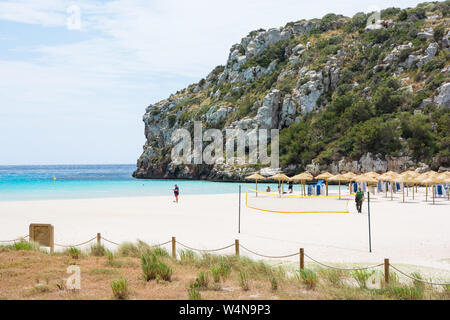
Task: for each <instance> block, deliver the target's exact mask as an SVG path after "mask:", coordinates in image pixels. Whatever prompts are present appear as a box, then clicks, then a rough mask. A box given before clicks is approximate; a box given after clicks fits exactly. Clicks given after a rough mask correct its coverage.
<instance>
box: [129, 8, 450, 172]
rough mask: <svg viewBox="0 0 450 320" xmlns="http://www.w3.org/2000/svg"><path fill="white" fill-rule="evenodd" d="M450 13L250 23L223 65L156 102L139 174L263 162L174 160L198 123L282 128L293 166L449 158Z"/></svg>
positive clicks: (149, 111) (415, 11) (390, 165)
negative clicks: (179, 136)
mask: <svg viewBox="0 0 450 320" xmlns="http://www.w3.org/2000/svg"><path fill="white" fill-rule="evenodd" d="M448 14H449V1H446V2H441V3H424V4H420V5H419V6H418V7H416V8H409V9H404V10H400V9H397V8H388V9H386V10H383V11H382V12H381V19H380V20H376V21H373V22H374V23H372V24H369V25H368V24H367V21H368V19H369V17H370V19H372V18H373V17H374V16H372V15H371V14H365V13H358V14H356V15H355V16H353V17H352V18H347V17H344V16H340V15H334V14H328V15H326V16H324V17H323V18H322V19H313V20H308V21H305V20H302V21H297V22H290V23H288V24H287V25H286V26H284V27H280V28H273V29H269V30H264V29H260V30H256V31H252V32H250V33H249V34H248V35H247V36H246V37H244V38H242V40H241V41H240V43H237V44H235V45H233V46H232V47H231V49H230V54H229V57H228V60H227V61H226V64H225V65H224V66H217V67H216V68H215V69H214V70H212V72H211V73H210V74H208V75H207V77H206V78H204V79H201V80H200V81H199V82H198V83H195V84H192V85H190V86H189V87H187V88H185V89H183V90H181V91H178V92H177V93H176V94H173V95H171V96H170V97H169V98H168V99H166V100H163V101H160V102H157V103H155V104H151V105H149V106H148V107H147V108H146V110H145V114H144V117H143V121H144V124H145V137H146V143H145V145H144V150H143V153H142V155H141V156H140V158H139V159H138V162H137V170H136V171H135V173H134V174H133V176H134V177H137V178H193V179H210V180H239V179H241V178H242V176H243V175H246V174H248V173H249V172H254V171H255V170H257V169H261V166H259V165H252V166H250V165H247V166H245V165H236V164H233V165H228V164H226V163H225V162H224V161H223V159H219V160H218V161H217V162H216V163H215V164H214V165H175V164H174V163H173V162H172V161H171V159H170V152H171V149H172V146H173V145H172V142H171V135H172V133H173V131H174V130H175V129H178V128H186V129H188V130H190V131H192V128H193V123H194V121H202V123H203V125H204V127H205V128H219V129H221V130H223V131H225V130H226V129H231V128H240V129H244V130H256V129H275V128H276V129H280V155H281V158H280V161H281V168H280V169H281V170H283V171H285V172H287V173H294V172H298V171H301V170H308V171H310V172H312V173H317V172H319V171H322V170H329V171H332V172H338V171H342V170H351V171H354V172H365V171H385V170H397V171H398V170H404V169H406V168H408V167H424V168H426V167H428V166H431V167H433V168H434V169H438V168H439V167H441V166H450V151H449V150H450V132H449V131H450V129H449V127H450V113H449V110H450V77H449V70H450V67H449V59H448V58H449V46H450V42H449V37H450V31H449V29H450V28H449V18H448ZM263 169H264V168H263ZM264 170H269V171H270V169H269V168H265V169H264ZM268 173H269V172H268Z"/></svg>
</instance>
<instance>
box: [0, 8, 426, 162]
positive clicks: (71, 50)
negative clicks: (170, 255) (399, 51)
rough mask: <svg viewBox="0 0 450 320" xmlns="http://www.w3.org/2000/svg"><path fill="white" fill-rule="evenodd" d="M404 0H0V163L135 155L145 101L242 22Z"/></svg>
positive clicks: (216, 60)
mask: <svg viewBox="0 0 450 320" xmlns="http://www.w3.org/2000/svg"><path fill="white" fill-rule="evenodd" d="M420 2H423V1H413V0H398V1H393V0H377V1H374V0H344V1H335V0H326V1H325V0H316V1H301V0H296V1H295V0H226V1H217V0H189V1H186V0H177V1H175V0H142V1H139V0H123V1H118V0H112V1H98V0H84V1H76V0H74V1H66V0H29V1H20V0H18V1H9V0H0V165H27V164H119V163H130V164H131V163H135V162H136V160H137V158H138V157H139V155H140V154H141V152H142V146H143V144H144V143H145V137H144V124H143V122H142V116H143V114H144V112H145V107H146V106H148V105H149V104H152V103H155V102H158V101H159V100H162V99H165V98H167V97H168V96H169V95H170V94H172V93H175V92H176V91H178V90H180V89H183V88H185V87H186V86H188V85H189V84H191V83H195V82H198V81H199V80H200V79H201V78H204V77H206V76H207V74H208V73H209V72H210V71H211V70H212V69H213V68H214V67H215V66H217V65H223V64H225V62H226V59H227V57H228V54H229V49H230V47H231V46H232V45H233V44H234V43H238V42H240V39H241V38H242V37H244V36H246V35H247V34H248V33H249V32H250V31H252V30H256V29H259V28H265V29H268V28H271V27H280V26H284V25H285V24H286V23H287V22H290V21H298V20H300V19H311V18H321V17H322V16H324V15H325V14H327V13H336V14H343V15H345V16H350V17H351V16H353V15H354V14H355V13H357V12H361V11H363V12H370V11H373V10H376V9H383V8H387V7H393V6H395V7H400V8H406V7H415V6H416V5H417V4H418V3H420Z"/></svg>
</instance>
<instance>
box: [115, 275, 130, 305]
mask: <svg viewBox="0 0 450 320" xmlns="http://www.w3.org/2000/svg"><path fill="white" fill-rule="evenodd" d="M110 285H111V290H112V292H113V296H114V298H115V299H118V300H124V299H127V298H128V294H129V289H128V281H127V280H126V279H125V278H123V277H120V278H119V279H118V280H113V281H111V282H110Z"/></svg>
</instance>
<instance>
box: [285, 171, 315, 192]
mask: <svg viewBox="0 0 450 320" xmlns="http://www.w3.org/2000/svg"><path fill="white" fill-rule="evenodd" d="M312 179H314V177H313V176H312V174H311V173H309V172H303V173H300V174H297V175H295V176H293V177H291V178H290V180H291V181H300V182H301V184H302V191H303V195H306V188H305V181H310V180H312Z"/></svg>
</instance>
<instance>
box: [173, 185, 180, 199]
mask: <svg viewBox="0 0 450 320" xmlns="http://www.w3.org/2000/svg"><path fill="white" fill-rule="evenodd" d="M173 194H174V195H175V201H174V202H176V203H178V195H179V194H180V188H178V186H177V185H175V188H174V189H173Z"/></svg>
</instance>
